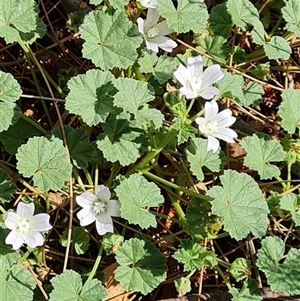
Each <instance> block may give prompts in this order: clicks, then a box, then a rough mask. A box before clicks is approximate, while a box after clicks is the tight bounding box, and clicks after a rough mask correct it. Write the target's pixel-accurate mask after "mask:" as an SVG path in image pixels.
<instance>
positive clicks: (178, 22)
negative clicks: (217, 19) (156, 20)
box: [158, 0, 208, 33]
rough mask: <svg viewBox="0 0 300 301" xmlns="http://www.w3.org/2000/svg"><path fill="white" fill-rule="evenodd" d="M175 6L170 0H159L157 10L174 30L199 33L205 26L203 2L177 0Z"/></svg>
mask: <svg viewBox="0 0 300 301" xmlns="http://www.w3.org/2000/svg"><path fill="white" fill-rule="evenodd" d="M177 2H178V3H177V7H175V6H174V4H173V2H172V0H159V1H158V3H159V5H158V11H159V13H160V14H161V16H163V17H164V18H165V19H166V20H167V23H168V26H169V28H171V29H173V30H174V31H175V32H178V33H183V32H188V31H190V30H192V31H194V32H195V33H200V32H201V31H202V30H203V29H204V28H205V26H206V22H207V20H208V12H207V8H206V6H205V4H204V3H196V2H192V1H189V0H178V1H177Z"/></svg>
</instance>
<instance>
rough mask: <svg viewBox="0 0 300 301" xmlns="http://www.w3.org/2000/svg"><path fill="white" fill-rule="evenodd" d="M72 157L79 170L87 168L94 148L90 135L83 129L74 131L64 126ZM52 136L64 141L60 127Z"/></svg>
mask: <svg viewBox="0 0 300 301" xmlns="http://www.w3.org/2000/svg"><path fill="white" fill-rule="evenodd" d="M64 130H65V134H66V139H67V143H68V149H69V152H70V157H71V159H72V160H73V163H74V165H75V166H76V167H78V168H85V167H87V165H88V162H90V161H91V160H92V158H93V151H94V149H93V146H92V144H91V143H90V139H89V135H88V134H87V133H86V131H85V130H83V129H81V128H77V129H73V128H72V127H70V126H69V125H65V126H64ZM52 136H53V137H56V138H58V139H60V140H63V136H62V132H61V128H60V127H56V128H55V129H54V130H53V132H52Z"/></svg>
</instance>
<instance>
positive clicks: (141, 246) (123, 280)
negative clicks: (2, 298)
mask: <svg viewBox="0 0 300 301" xmlns="http://www.w3.org/2000/svg"><path fill="white" fill-rule="evenodd" d="M116 261H117V263H118V264H119V265H120V266H119V267H118V268H117V270H116V273H115V278H116V280H117V281H119V282H120V284H121V286H122V287H123V288H124V289H125V290H127V291H130V290H132V291H135V292H141V293H142V294H143V295H146V294H148V293H150V292H151V291H152V290H153V289H155V288H156V287H157V286H158V285H159V284H160V283H161V282H162V281H164V280H165V279H166V276H167V265H166V259H165V258H164V256H163V255H162V254H161V253H160V251H159V250H158V249H157V248H156V247H155V246H154V245H153V244H152V243H151V242H149V241H144V240H139V239H137V238H131V239H130V240H128V241H125V242H124V243H123V245H122V246H121V247H120V248H119V250H118V252H117V254H116ZM50 301H51V300H50Z"/></svg>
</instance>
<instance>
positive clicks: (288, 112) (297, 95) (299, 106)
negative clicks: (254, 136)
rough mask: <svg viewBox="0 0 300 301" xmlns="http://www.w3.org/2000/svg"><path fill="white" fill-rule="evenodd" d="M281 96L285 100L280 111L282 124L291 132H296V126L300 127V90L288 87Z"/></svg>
mask: <svg viewBox="0 0 300 301" xmlns="http://www.w3.org/2000/svg"><path fill="white" fill-rule="evenodd" d="M281 97H282V99H283V102H282V103H281V104H280V106H279V111H278V114H279V116H280V117H281V119H282V122H281V125H282V127H283V128H284V129H285V130H286V131H287V132H288V133H289V134H294V133H295V131H296V128H299V127H300V91H299V90H294V89H287V90H285V91H284V92H283V93H282V94H281Z"/></svg>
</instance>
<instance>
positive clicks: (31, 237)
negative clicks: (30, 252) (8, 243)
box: [23, 231, 44, 248]
mask: <svg viewBox="0 0 300 301" xmlns="http://www.w3.org/2000/svg"><path fill="white" fill-rule="evenodd" d="M23 238H24V241H25V243H26V244H27V245H28V246H29V247H30V248H35V247H37V246H42V245H43V244H44V237H43V235H42V234H41V233H40V232H34V231H27V232H25V233H24V234H23Z"/></svg>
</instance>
